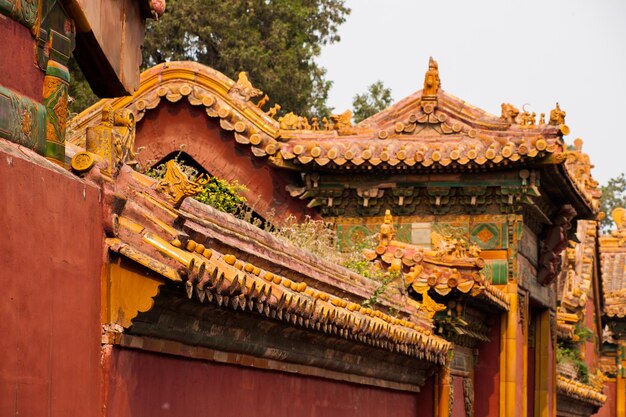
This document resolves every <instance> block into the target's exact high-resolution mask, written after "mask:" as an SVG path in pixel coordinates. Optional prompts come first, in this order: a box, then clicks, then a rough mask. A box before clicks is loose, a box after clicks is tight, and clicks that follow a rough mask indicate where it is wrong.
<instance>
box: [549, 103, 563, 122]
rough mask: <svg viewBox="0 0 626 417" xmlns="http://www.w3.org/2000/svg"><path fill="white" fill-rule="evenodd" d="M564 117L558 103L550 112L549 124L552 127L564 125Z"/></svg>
mask: <svg viewBox="0 0 626 417" xmlns="http://www.w3.org/2000/svg"><path fill="white" fill-rule="evenodd" d="M565 115H566V113H565V112H564V111H563V110H561V107H560V106H559V103H556V108H555V109H552V110H550V124H551V125H554V126H559V125H562V124H565Z"/></svg>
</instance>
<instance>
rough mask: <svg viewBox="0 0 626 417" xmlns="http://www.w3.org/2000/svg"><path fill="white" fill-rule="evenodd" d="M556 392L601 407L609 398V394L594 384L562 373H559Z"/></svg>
mask: <svg viewBox="0 0 626 417" xmlns="http://www.w3.org/2000/svg"><path fill="white" fill-rule="evenodd" d="M556 392H557V394H558V395H563V396H565V397H568V398H572V399H575V400H578V401H582V402H584V403H587V404H589V405H592V406H595V407H601V406H602V405H604V403H605V402H606V400H607V396H606V395H604V394H602V392H600V391H598V390H597V389H595V388H594V387H593V386H591V385H588V384H584V383H582V382H579V381H575V380H572V379H568V378H566V377H564V376H562V375H557V380H556Z"/></svg>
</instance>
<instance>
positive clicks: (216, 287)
mask: <svg viewBox="0 0 626 417" xmlns="http://www.w3.org/2000/svg"><path fill="white" fill-rule="evenodd" d="M105 154H106V155H109V154H107V153H106V152H105ZM90 158H92V160H91V161H88V160H89V159H90ZM93 159H95V161H94V160H93ZM85 161H87V162H85ZM94 163H95V165H94ZM72 166H73V168H74V169H75V170H76V171H80V172H88V174H87V178H89V179H91V180H92V181H96V182H98V183H100V184H102V183H103V182H102V181H103V177H112V180H109V181H104V184H105V187H104V194H105V197H104V198H105V201H106V202H107V208H106V209H105V212H106V213H107V214H106V215H105V216H108V218H107V219H106V223H107V224H108V229H107V232H108V235H109V236H110V237H109V238H108V239H107V241H106V243H107V246H108V247H109V249H110V250H111V251H113V252H118V253H120V254H121V255H123V256H124V257H126V258H129V259H131V260H133V261H135V262H137V263H139V264H141V265H143V266H144V267H146V268H148V269H150V270H152V271H154V272H155V273H157V274H159V275H160V276H162V277H163V278H164V279H166V280H168V281H169V282H171V283H173V284H174V287H172V288H178V286H177V285H176V284H177V283H180V284H182V285H181V286H180V287H179V288H180V290H179V291H181V292H182V293H181V295H182V296H185V297H188V298H191V299H196V300H198V301H200V302H202V303H209V304H214V305H217V306H219V307H221V308H225V309H230V310H234V311H243V312H246V313H247V314H250V315H253V316H256V317H258V318H259V319H263V320H274V321H276V320H277V321H281V322H283V323H285V324H287V325H290V326H294V327H297V328H301V329H303V330H306V331H311V332H319V333H324V334H327V335H328V336H329V337H338V338H342V339H345V340H349V341H352V342H354V343H360V344H364V345H369V346H371V347H373V348H375V349H383V350H387V351H392V352H395V353H396V354H400V355H404V356H407V357H412V358H416V359H423V360H426V361H427V362H431V363H438V364H443V363H445V361H446V354H447V351H448V349H449V348H450V343H449V342H446V341H445V340H443V339H441V338H440V337H437V336H435V335H433V334H432V333H431V326H432V323H431V322H430V320H429V319H428V317H427V315H426V314H425V313H424V312H422V311H420V310H419V309H418V308H419V304H418V303H415V302H413V303H412V304H411V303H408V304H402V303H401V301H400V300H397V299H396V300H394V299H389V298H387V299H385V297H381V300H380V302H379V306H380V308H394V309H395V310H396V311H400V315H399V316H398V317H391V316H390V315H389V314H387V313H385V312H384V311H383V310H380V309H371V308H365V307H362V306H361V304H360V303H361V301H363V300H365V299H367V298H369V296H370V295H371V293H372V292H373V291H374V289H375V287H376V283H374V282H372V281H371V280H368V279H366V278H364V277H362V276H359V275H358V274H355V273H353V272H351V271H348V270H346V269H345V268H342V267H339V266H337V265H333V264H329V263H328V262H325V261H324V260H322V259H320V258H318V257H316V256H314V255H312V254H310V253H308V252H306V251H304V250H301V249H299V248H297V247H294V246H292V245H290V244H288V243H285V242H282V241H280V240H279V239H278V238H276V237H274V236H272V235H271V234H269V233H268V232H264V231H262V230H260V229H258V228H257V227H255V226H253V225H251V224H249V223H246V222H243V221H240V220H237V219H235V218H234V217H232V216H231V215H227V214H225V213H221V212H218V211H217V210H214V209H212V208H210V207H208V206H205V205H203V204H201V203H198V202H196V201H195V200H190V199H187V200H185V197H186V196H189V195H193V194H194V193H197V189H196V188H197V187H198V184H196V183H194V182H192V181H189V180H188V179H187V177H186V176H185V174H184V173H182V171H181V170H180V169H179V168H178V167H177V165H176V164H175V163H170V164H168V172H167V173H166V175H165V178H164V179H163V180H162V181H160V182H156V181H155V180H153V179H151V178H149V177H146V176H144V175H142V174H139V173H137V172H135V171H133V170H132V169H130V167H129V166H127V165H122V166H121V169H119V172H117V173H113V172H112V171H111V169H110V167H111V166H117V164H115V163H109V161H107V160H106V159H100V158H99V157H98V156H97V155H93V154H91V153H89V152H85V151H79V152H77V153H76V154H75V155H74V156H73V158H72ZM94 166H97V167H98V168H97V169H94ZM115 169H116V168H114V169H113V171H115Z"/></svg>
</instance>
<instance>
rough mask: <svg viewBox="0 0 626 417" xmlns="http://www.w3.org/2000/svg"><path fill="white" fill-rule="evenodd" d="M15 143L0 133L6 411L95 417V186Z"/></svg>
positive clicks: (1, 374) (0, 391)
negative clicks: (0, 135) (2, 138)
mask: <svg viewBox="0 0 626 417" xmlns="http://www.w3.org/2000/svg"><path fill="white" fill-rule="evenodd" d="M29 51H32V50H30V49H29ZM17 148H18V147H17V146H16V145H7V142H6V141H4V140H1V139H0V213H1V214H0V230H2V239H0V285H1V287H2V291H0V317H2V320H0V334H1V335H2V343H0V358H2V360H0V415H1V416H9V415H11V416H17V415H19V416H20V417H30V416H33V417H40V416H53V417H54V416H58V417H66V416H85V417H89V416H94V417H95V416H98V415H99V414H100V413H99V411H100V381H101V379H100V273H101V265H102V236H101V231H102V226H101V224H100V219H101V213H100V205H99V203H98V190H96V189H94V188H92V187H89V186H85V185H84V184H83V183H82V182H81V181H79V180H76V179H74V178H72V177H71V176H70V174H64V173H60V172H58V170H55V169H54V168H51V167H50V164H49V163H48V162H47V161H45V160H43V158H41V157H38V156H36V155H35V154H34V153H32V152H30V151H28V150H24V149H23V148H20V149H17ZM4 149H12V150H16V149H17V150H16V151H15V152H14V153H11V154H9V153H7V152H5V151H4ZM21 155H29V156H30V157H31V158H32V159H33V160H36V161H39V162H40V163H41V164H42V165H43V166H46V168H44V167H42V166H40V165H37V164H35V163H33V162H30V161H28V160H25V159H22V156H21Z"/></svg>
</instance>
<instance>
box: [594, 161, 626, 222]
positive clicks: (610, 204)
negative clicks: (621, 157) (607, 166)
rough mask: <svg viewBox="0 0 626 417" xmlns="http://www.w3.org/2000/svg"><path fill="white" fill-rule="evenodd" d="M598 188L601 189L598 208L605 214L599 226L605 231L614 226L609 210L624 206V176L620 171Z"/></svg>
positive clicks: (625, 182) (625, 183) (625, 184)
mask: <svg viewBox="0 0 626 417" xmlns="http://www.w3.org/2000/svg"><path fill="white" fill-rule="evenodd" d="M600 190H602V197H601V198H600V210H602V211H603V212H604V213H605V214H606V216H605V217H604V219H603V220H602V222H601V226H602V230H603V231H605V232H607V231H609V230H611V229H612V228H613V227H614V226H615V225H614V224H613V219H612V218H611V212H612V211H613V210H614V209H616V208H618V207H626V176H624V173H621V174H619V175H618V176H617V177H615V178H611V179H610V180H609V181H608V182H607V183H606V185H603V186H602V187H600Z"/></svg>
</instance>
